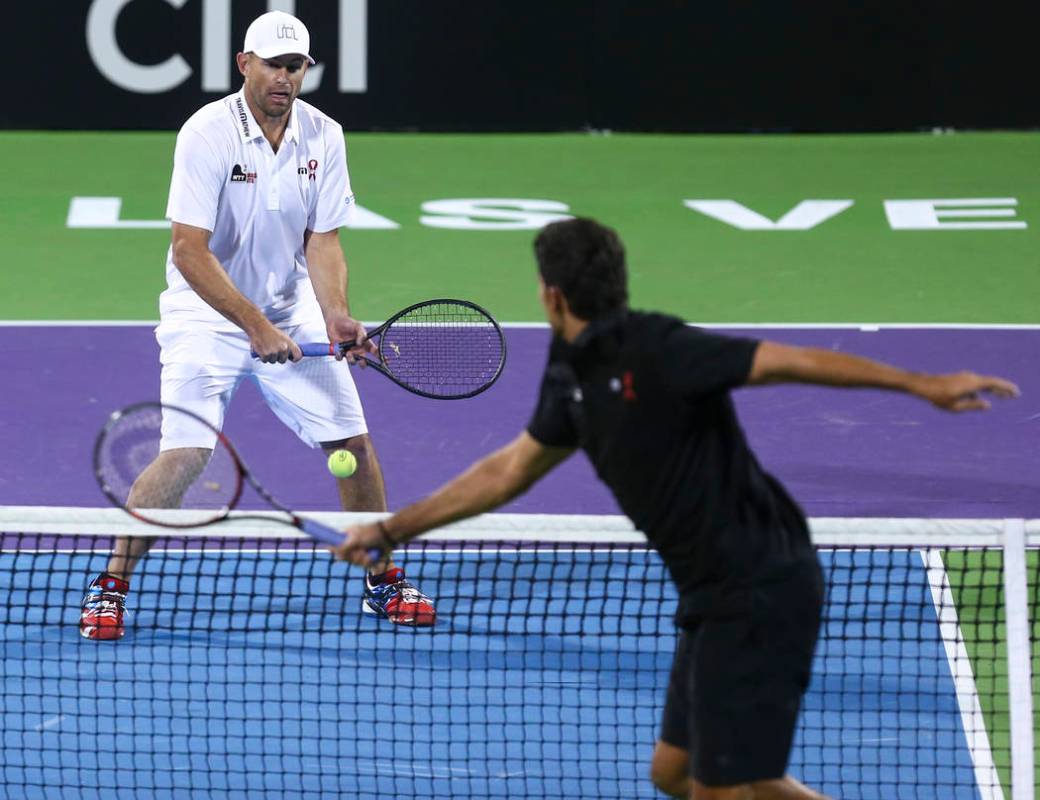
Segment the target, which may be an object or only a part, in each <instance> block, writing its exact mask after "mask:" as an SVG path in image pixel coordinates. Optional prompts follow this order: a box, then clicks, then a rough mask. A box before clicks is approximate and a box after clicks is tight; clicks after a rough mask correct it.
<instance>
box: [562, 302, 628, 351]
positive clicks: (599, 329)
mask: <svg viewBox="0 0 1040 800" xmlns="http://www.w3.org/2000/svg"><path fill="white" fill-rule="evenodd" d="M627 319H628V309H627V308H620V309H618V310H617V311H611V312H610V313H609V314H604V315H603V316H601V317H596V319H594V320H591V321H590V322H589V324H588V325H586V326H585V328H584V329H583V330H582V332H581V333H579V334H578V335H577V336H575V337H574V341H572V342H571V343H570V344H568V345H567V347H566V353H567V357H568V360H574V359H576V358H580V357H581V356H583V355H585V354H588V353H591V352H593V351H595V350H597V349H598V350H600V351H601V352H604V353H605V352H606V351H607V350H616V349H617V348H618V347H620V344H621V326H622V325H624V323H625V320H627ZM597 343H598V346H597ZM608 343H609V344H608ZM610 345H613V346H612V347H611V346H610Z"/></svg>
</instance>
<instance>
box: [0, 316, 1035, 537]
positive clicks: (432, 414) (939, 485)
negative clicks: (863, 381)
mask: <svg viewBox="0 0 1040 800" xmlns="http://www.w3.org/2000/svg"><path fill="white" fill-rule="evenodd" d="M725 333H727V334H732V335H749V336H755V337H760V338H770V339H775V340H778V341H782V342H786V343H790V344H800V345H814V346H819V347H825V348H830V349H833V350H840V351H845V352H852V353H859V354H862V355H866V356H869V357H873V358H878V359H882V360H885V361H890V362H893V363H896V364H899V365H901V366H904V367H906V368H909V369H919V370H929V371H954V370H958V369H972V370H975V371H978V372H987V373H991V374H997V375H1001V376H1004V377H1007V378H1010V379H1011V380H1014V381H1015V382H1017V383H1018V384H1019V385H1020V387H1021V388H1022V392H1023V396H1022V397H1021V398H1020V399H1018V400H1014V401H1003V402H1002V401H995V402H994V408H993V409H992V410H991V411H990V412H988V413H985V414H965V415H953V414H946V413H942V412H939V411H937V410H934V409H932V408H931V407H929V406H928V405H926V404H925V403H922V402H920V401H918V400H915V399H913V398H909V397H903V396H897V395H895V394H889V393H883V392H877V391H840V390H833V389H822V388H816V387H812V388H810V387H800V386H781V387H770V388H750V389H743V390H740V391H738V392H736V393H735V398H736V402H737V405H738V408H739V412H740V417H741V420H742V422H743V424H744V426H745V429H746V430H747V433H748V436H749V438H750V440H751V443H752V445H753V447H754V448H755V450H756V452H757V453H758V455H759V458H760V460H761V461H762V463H763V464H764V465H765V467H766V468H767V469H768V470H769V471H771V472H772V473H774V474H775V475H777V476H778V477H779V478H780V479H781V480H782V481H783V482H784V483H785V484H786V485H787V486H788V488H789V489H790V490H791V491H792V493H793V494H794V496H795V497H796V498H797V499H798V500H799V501H800V502H801V503H802V505H803V506H804V507H805V509H806V511H807V512H808V513H809V514H810V515H811V516H845V517H918V516H921V517H982V518H999V517H1030V518H1036V517H1040V446H1038V434H1040V371H1038V369H1037V364H1038V356H1040V330H1022V329H1014V330H1008V329H889V328H882V329H881V330H880V331H873V332H867V331H860V330H858V329H837V328H828V329H785V328H777V329H761V328H759V329H754V330H732V329H731V330H727V331H725ZM548 342H549V332H548V330H547V329H545V328H510V329H509V330H508V344H509V356H508V360H507V363H506V368H505V372H504V373H503V375H502V378H501V379H500V380H499V382H498V383H497V384H496V385H495V386H494V387H492V389H491V390H489V391H488V392H486V393H484V394H483V395H481V396H479V397H476V398H473V399H470V400H462V401H450V402H440V401H435V400H427V399H423V398H420V397H415V396H413V395H411V394H409V393H408V392H406V391H404V390H402V389H400V388H398V387H397V386H395V385H394V384H392V383H391V382H390V381H388V380H386V379H385V378H383V377H382V376H380V375H378V374H376V373H375V372H373V371H369V372H361V371H355V377H356V380H357V381H358V385H359V388H360V391H361V396H362V400H363V401H364V403H365V408H366V413H367V415H368V419H369V425H370V429H371V431H372V436H373V439H374V441H375V443H376V446H377V449H378V451H379V454H380V458H381V460H382V463H383V468H384V471H385V474H386V478H387V488H388V493H389V500H390V505H391V507H392V508H396V507H400V506H402V505H404V504H405V503H407V502H409V501H411V500H414V499H416V498H418V497H420V496H422V495H424V494H426V493H427V492H429V491H430V490H431V489H434V488H435V487H437V486H438V485H440V484H441V483H442V482H444V481H445V480H446V479H448V478H450V477H452V476H453V475H455V474H456V473H457V472H458V471H460V470H461V469H463V468H465V467H466V466H467V465H468V464H469V463H470V462H471V461H473V460H474V459H475V458H477V457H478V456H481V455H483V454H485V453H487V452H489V451H490V450H491V449H493V448H495V447H498V446H500V445H502V444H504V443H506V442H508V441H509V440H510V439H511V438H512V437H513V436H515V435H516V434H517V432H519V431H520V430H521V429H522V427H523V426H524V425H525V423H526V421H527V419H528V416H529V414H530V411H531V408H532V404H533V402H534V398H535V396H536V393H537V388H538V380H539V377H540V375H541V369H542V366H543V364H544V362H545V355H546V349H547V346H548ZM0 349H2V351H3V352H5V353H7V357H6V361H7V364H6V369H5V370H4V386H3V392H2V395H0V396H2V401H0V402H2V409H3V414H2V417H0V419H2V420H3V422H2V423H0V452H2V454H3V455H2V458H0V504H3V505H73V506H98V505H104V504H105V501H104V499H103V498H102V496H101V494H100V492H99V491H98V489H97V487H96V485H95V483H94V480H93V478H92V476H91V467H90V462H91V449H92V445H93V440H94V436H95V434H96V432H97V430H98V428H99V427H100V425H101V424H102V423H103V421H104V420H105V417H106V416H107V415H108V414H109V413H110V412H111V411H113V410H114V409H116V408H119V407H122V406H125V405H128V404H130V403H132V402H135V401H138V400H151V399H156V398H157V397H158V391H159V362H158V346H157V345H156V343H155V339H154V336H153V333H152V329H151V328H150V327H147V326H143V325H142V326H90V325H83V326H61V327H46V326H19V325H12V326H4V327H0ZM227 431H228V433H229V435H230V437H231V440H232V441H233V442H235V443H236V445H237V446H238V449H239V451H240V452H241V453H242V455H243V457H244V459H245V461H246V463H247V464H249V465H250V467H251V469H252V471H253V472H254V473H255V474H256V476H257V477H258V478H259V479H260V481H261V483H263V484H264V485H266V486H267V487H268V488H270V489H271V490H273V491H274V493H275V495H276V496H278V497H279V498H280V499H282V500H283V502H286V503H287V504H289V505H291V506H295V507H297V508H300V509H314V510H317V509H333V508H336V499H335V498H336V495H335V491H334V487H333V485H332V479H331V478H330V477H329V476H328V474H327V472H326V471H325V466H324V461H323V459H322V457H321V456H320V454H318V453H316V452H314V451H311V450H309V449H308V448H306V447H305V446H304V445H302V444H301V443H300V442H299V441H298V440H297V439H296V438H295V437H294V435H293V434H291V433H290V432H289V431H288V430H286V429H285V428H284V427H283V426H282V425H281V423H280V422H279V421H278V420H277V419H276V418H275V417H274V415H273V414H272V413H271V412H270V411H269V410H268V409H267V408H266V407H265V406H264V403H263V401H262V399H261V398H260V395H259V392H257V391H256V389H255V387H254V386H253V385H252V384H250V383H248V382H246V383H243V385H242V387H241V388H240V389H239V392H238V394H237V395H236V397H235V400H234V402H233V403H232V406H231V411H230V414H229V421H228V424H227ZM502 510H504V511H514V512H537V513H575V514H578V513H583V514H593V513H616V512H617V507H616V505H615V504H614V502H613V500H612V499H611V497H610V495H609V494H608V492H607V491H606V489H605V488H604V487H603V486H602V485H601V484H600V483H599V482H598V481H597V480H596V478H595V476H594V475H593V473H592V470H591V468H590V466H589V464H588V462H587V461H586V460H585V458H584V456H582V455H580V454H579V455H577V456H575V457H574V458H572V459H570V460H569V461H568V462H566V463H565V464H564V465H562V466H561V467H560V468H559V469H557V470H556V471H555V472H554V473H551V474H550V475H549V476H548V477H547V478H545V479H544V480H543V481H542V482H541V483H540V484H539V485H537V486H536V487H535V488H534V489H532V490H531V491H530V492H529V493H528V494H527V495H525V496H524V497H521V498H519V499H518V500H516V501H514V502H513V503H511V504H510V505H509V506H507V507H505V508H504V509H502Z"/></svg>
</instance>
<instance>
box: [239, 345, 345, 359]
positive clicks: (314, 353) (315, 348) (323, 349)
mask: <svg viewBox="0 0 1040 800" xmlns="http://www.w3.org/2000/svg"><path fill="white" fill-rule="evenodd" d="M353 346H354V342H340V343H339V344H334V343H333V342H307V343H305V344H301V345H300V352H302V353H303V357H304V358H316V357H319V356H334V355H336V350H337V349H346V348H348V347H353ZM249 355H251V356H252V357H253V358H260V356H258V355H257V353H256V350H250V351H249Z"/></svg>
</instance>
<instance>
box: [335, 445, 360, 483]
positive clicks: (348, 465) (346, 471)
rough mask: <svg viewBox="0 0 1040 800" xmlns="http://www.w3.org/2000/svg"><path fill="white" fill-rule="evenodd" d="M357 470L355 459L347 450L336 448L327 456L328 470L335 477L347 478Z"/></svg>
mask: <svg viewBox="0 0 1040 800" xmlns="http://www.w3.org/2000/svg"><path fill="white" fill-rule="evenodd" d="M355 470H357V459H356V458H355V457H354V454H353V453H351V452H350V451H349V450H337V451H336V452H335V453H333V454H332V455H331V456H329V472H331V473H332V474H333V475H335V476H336V477H337V478H349V477H350V476H351V475H353V474H354V472H355Z"/></svg>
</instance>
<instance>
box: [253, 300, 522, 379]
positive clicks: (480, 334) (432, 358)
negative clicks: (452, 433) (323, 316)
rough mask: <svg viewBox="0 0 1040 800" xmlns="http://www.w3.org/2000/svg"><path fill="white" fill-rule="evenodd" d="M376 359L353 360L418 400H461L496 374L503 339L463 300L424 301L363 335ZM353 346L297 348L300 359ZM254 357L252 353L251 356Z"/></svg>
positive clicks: (493, 325)
mask: <svg viewBox="0 0 1040 800" xmlns="http://www.w3.org/2000/svg"><path fill="white" fill-rule="evenodd" d="M368 339H369V340H371V341H373V342H374V343H375V344H376V346H377V351H376V358H369V357H368V356H358V357H357V358H358V360H359V361H364V362H366V366H370V367H372V368H373V369H376V370H378V371H379V372H381V373H382V374H383V375H385V376H386V377H388V378H389V379H390V380H392V381H393V382H394V383H396V384H397V385H398V386H402V387H404V388H405V389H407V390H408V391H410V392H413V393H415V394H417V395H421V396H422V397H432V398H434V399H437V400H461V399H463V398H465V397H473V396H474V395H477V394H480V393H481V392H483V391H484V390H485V389H488V388H489V387H490V386H491V385H492V384H493V383H494V382H495V381H496V380H498V376H499V375H501V374H502V367H503V366H505V363H506V340H505V336H503V335H502V329H501V328H500V327H499V325H498V323H497V322H495V320H494V318H493V317H492V316H491V315H490V314H489V313H488V312H487V311H485V310H484V309H483V308H481V307H480V306H478V305H477V304H476V303H471V302H469V301H468V300H446V299H441V300H426V301H424V302H422V303H416V304H415V305H412V306H408V308H405V309H403V310H401V311H398V312H397V313H396V314H394V315H393V316H392V317H390V319H388V320H387V321H386V322H384V323H383V324H382V325H380V326H379V327H378V328H376V329H375V330H373V331H371V332H370V333H369V334H368ZM355 344H356V342H336V343H328V342H314V343H303V344H300V350H302V351H303V355H304V356H335V355H336V353H337V352H341V353H343V352H346V351H347V350H349V349H350V348H351V347H354V345H355ZM254 356H255V354H254Z"/></svg>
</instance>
